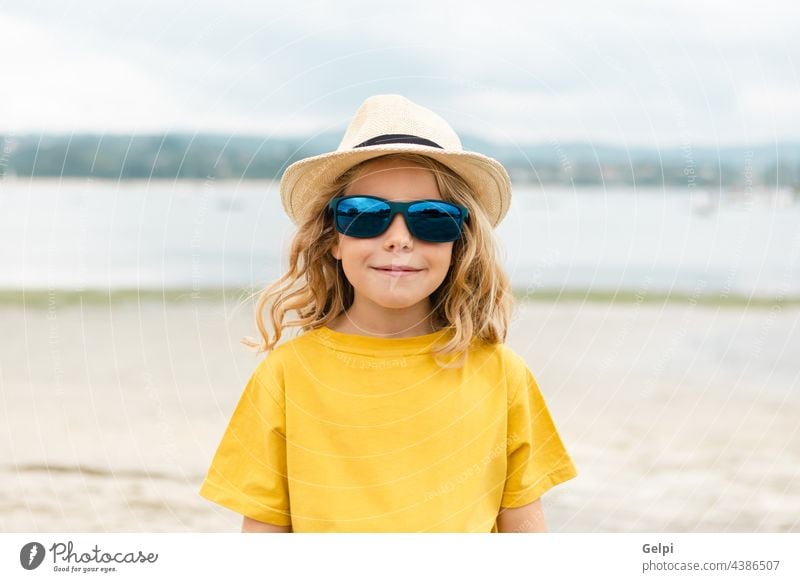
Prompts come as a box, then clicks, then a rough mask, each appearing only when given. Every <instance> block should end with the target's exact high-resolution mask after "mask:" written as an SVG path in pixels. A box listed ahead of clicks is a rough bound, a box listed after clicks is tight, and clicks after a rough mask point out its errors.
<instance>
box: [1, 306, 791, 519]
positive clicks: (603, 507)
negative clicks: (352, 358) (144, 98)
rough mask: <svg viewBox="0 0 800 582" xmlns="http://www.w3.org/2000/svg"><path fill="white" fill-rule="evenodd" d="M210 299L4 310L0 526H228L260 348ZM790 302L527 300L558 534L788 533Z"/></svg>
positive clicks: (244, 310)
mask: <svg viewBox="0 0 800 582" xmlns="http://www.w3.org/2000/svg"><path fill="white" fill-rule="evenodd" d="M250 309H251V308H250V306H239V307H237V304H236V302H235V301H234V300H231V299H224V298H216V299H211V300H192V299H190V298H188V297H185V298H184V299H183V300H176V299H175V298H174V297H170V298H167V299H165V300H158V299H153V298H149V299H146V300H143V301H137V300H136V299H135V298H132V299H129V300H115V301H112V302H102V301H96V300H92V301H83V302H80V301H72V302H65V301H64V300H63V299H62V298H60V297H53V298H52V301H45V302H43V303H42V302H40V303H37V304H35V305H31V304H29V303H27V302H26V304H22V303H20V302H17V303H14V302H8V301H6V302H5V303H4V304H2V305H0V322H2V331H3V333H2V334H0V388H1V389H2V397H1V398H0V531H3V532H22V531H29V532H64V531H74V532H93V531H99V532H121V531H132V532H196V531H235V530H238V528H239V525H240V520H241V518H240V517H239V516H238V515H236V514H234V513H232V512H229V511H228V510H226V509H223V508H220V507H218V506H216V505H214V504H212V503H210V502H207V501H206V500H204V499H203V498H201V497H200V496H199V495H198V494H197V490H198V488H199V485H200V483H201V481H202V479H203V477H204V475H205V471H206V469H207V467H208V464H209V462H210V460H211V456H212V455H213V453H214V450H215V449H216V445H217V444H218V442H219V439H220V437H221V434H222V431H223V430H224V428H225V425H226V423H227V420H228V418H229V416H230V413H231V411H232V409H233V407H234V405H235V403H236V401H237V400H238V398H239V395H240V393H241V390H242V387H243V386H244V382H245V381H246V380H247V378H248V377H249V375H250V374H251V372H252V370H253V368H254V367H255V365H256V364H257V363H258V361H259V358H260V357H261V356H257V355H255V354H252V353H250V352H248V351H246V350H245V349H244V348H243V347H242V346H240V344H239V343H238V340H239V338H240V337H242V336H244V335H254V334H255V326H254V324H253V322H252V314H251V311H250ZM799 323H800V308H798V307H789V306H784V307H781V306H776V307H774V308H769V307H768V306H760V307H758V308H756V309H753V308H745V307H741V306H739V307H720V306H714V305H698V304H691V303H670V304H666V305H652V304H638V303H635V302H627V303H623V304H611V303H593V304H584V303H582V302H579V301H577V302H576V301H572V302H554V301H552V302H529V303H523V304H521V305H520V307H519V310H518V312H517V314H516V316H515V319H514V323H513V328H512V332H511V334H510V337H509V344H510V345H511V347H512V348H514V349H515V350H516V351H518V352H519V353H520V354H522V355H523V356H524V357H525V359H526V361H527V362H528V365H529V367H530V368H531V370H532V371H533V373H534V375H535V376H536V378H537V380H538V382H539V385H540V387H541V389H542V391H543V393H544V395H545V398H546V399H547V402H548V404H549V406H550V408H551V411H552V413H553V416H554V418H555V420H556V423H557V426H558V427H559V430H560V432H561V435H562V438H563V440H564V441H565V443H566V445H567V447H568V449H569V450H570V452H571V454H572V456H573V458H574V460H575V463H576V465H577V467H578V470H579V476H578V477H577V478H576V479H574V480H572V481H570V482H567V483H565V484H562V485H560V486H558V487H556V488H555V489H553V490H551V491H550V492H548V493H547V494H546V495H545V496H544V507H545V512H546V515H547V519H548V523H549V525H550V528H551V530H553V531H565V532H607V531H632V532H646V531H652V532H698V531H702V532H711V531H717V532H732V531H736V532H788V531H791V532H799V531H800V429H798V426H800V423H798V418H800V363H798V354H800V325H798V324H799Z"/></svg>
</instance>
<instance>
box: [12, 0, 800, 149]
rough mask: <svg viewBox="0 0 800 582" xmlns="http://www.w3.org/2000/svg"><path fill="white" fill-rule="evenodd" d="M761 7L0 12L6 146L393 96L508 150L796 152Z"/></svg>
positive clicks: (312, 6) (295, 5) (786, 87)
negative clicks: (783, 146) (540, 145)
mask: <svg viewBox="0 0 800 582" xmlns="http://www.w3.org/2000/svg"><path fill="white" fill-rule="evenodd" d="M799 22H800V9H798V3H797V2H795V1H788V0H787V1H785V2H772V1H763V0H762V1H760V2H758V3H753V2H742V3H735V2H730V1H728V2H710V1H706V2H702V1H698V0H691V1H683V0H681V1H675V0H672V1H669V2H643V1H641V0H638V1H630V2H628V1H618V0H610V1H608V2H589V1H586V2H565V1H559V2H547V3H543V2H529V3H524V2H520V1H519V0H514V1H508V0H492V1H490V2H481V3H468V2H464V0H459V1H458V2H457V1H449V0H448V1H436V0H426V1H420V2H417V1H414V0H405V1H403V2H385V3H381V2H377V1H375V0H373V1H372V2H365V1H356V0H337V1H335V2H332V1H325V2H303V1H298V2H291V3H290V2H280V3H277V2H272V1H271V0H267V1H258V2H250V1H242V0H229V1H228V2H209V1H197V0H195V1H192V2H184V1H181V2H178V1H174V0H158V1H146V0H135V1H127V0H126V1H120V2H117V1H113V0H85V1H80V2H78V1H73V2H70V1H66V0H54V1H36V0H31V1H26V2H20V1H18V0H16V1H13V2H12V1H8V2H4V3H2V4H0V55H2V61H0V65H1V66H0V75H2V77H1V79H2V82H0V132H16V133H23V132H24V133H30V132H36V133H39V132H59V133H72V132H76V133H77V132H100V133H104V132H113V133H119V132H125V133H129V132H133V133H145V132H154V131H158V132H161V131H168V130H169V131H188V132H195V131H216V132H223V133H226V134H244V133H247V134H259V135H277V134H280V135H286V134H304V133H309V132H318V131H326V130H331V129H339V130H343V129H344V127H346V125H347V122H348V121H349V119H350V117H352V115H353V113H354V112H355V110H356V109H357V108H358V106H359V105H360V103H361V102H362V101H363V100H364V99H365V98H366V97H367V96H369V95H373V94H377V93H400V94H404V95H406V96H408V97H409V98H411V99H413V100H415V101H417V102H419V103H421V104H423V105H425V106H427V107H430V108H431V109H434V110H435V111H437V112H438V113H439V114H441V115H442V116H443V117H445V118H446V119H447V120H448V121H450V122H451V124H452V125H453V126H454V127H455V128H456V129H457V130H458V131H469V132H474V133H476V134H478V135H481V136H483V137H486V138H490V139H497V140H505V141H511V142H516V141H552V140H559V141H562V142H566V141H579V142H594V143H599V142H602V143H610V144H617V145H628V146H631V145H649V146H680V145H683V144H686V143H691V144H694V145H717V144H726V145H727V144H763V143H770V142H774V141H776V140H790V141H800V71H798V68H800V35H798V33H797V26H798V23H799Z"/></svg>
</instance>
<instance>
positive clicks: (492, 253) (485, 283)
mask: <svg viewBox="0 0 800 582" xmlns="http://www.w3.org/2000/svg"><path fill="white" fill-rule="evenodd" d="M384 158H393V159H399V160H403V161H405V162H409V163H410V164H413V165H416V166H420V167H423V168H425V169H427V170H429V171H431V172H432V173H433V175H434V177H435V178H436V184H437V186H438V188H439V193H440V194H441V197H442V199H443V200H447V201H449V202H455V203H457V204H461V205H463V206H466V207H467V208H468V209H469V219H468V220H467V221H466V222H465V223H464V229H463V234H462V236H461V238H460V239H458V240H457V241H455V242H454V243H453V251H452V265H451V267H450V269H449V270H448V272H447V275H446V276H445V278H444V281H443V282H442V284H441V285H440V286H439V287H438V288H437V289H436V290H435V291H434V292H433V293H432V294H431V296H430V300H431V306H432V309H433V313H432V322H433V325H434V326H435V327H436V329H442V328H448V329H450V330H452V332H453V333H452V335H451V336H450V338H449V340H448V341H447V343H445V344H443V345H441V346H439V347H437V348H435V349H433V350H432V353H433V354H434V356H435V358H436V360H437V362H438V363H439V365H440V366H443V367H460V366H461V365H462V363H463V359H464V356H466V353H467V350H468V348H469V346H470V345H471V344H472V343H473V342H474V341H476V340H479V341H482V342H487V343H490V344H497V343H502V342H505V339H506V333H507V330H508V325H509V320H510V318H511V310H512V307H513V295H512V292H511V285H510V282H509V278H508V275H507V274H506V272H505V270H504V269H503V267H502V265H501V261H500V257H499V256H498V247H497V243H496V241H495V237H494V232H493V229H492V225H491V223H490V222H489V220H488V218H487V217H486V215H485V213H484V212H483V210H482V209H481V207H480V206H479V204H478V202H477V200H476V197H475V195H474V193H473V191H472V189H471V188H470V187H469V185H467V183H466V182H465V181H464V180H463V179H462V178H461V177H460V176H459V175H458V174H456V173H455V172H454V171H453V170H451V169H450V168H448V167H447V166H445V165H444V164H442V163H440V162H438V161H436V160H433V159H432V158H429V157H426V156H423V155H419V154H409V153H397V154H387V155H385V156H380V157H379V158H371V159H369V160H367V161H365V162H361V163H360V164H357V165H355V166H353V167H352V168H350V169H349V170H347V171H346V172H345V173H343V174H342V175H341V176H339V178H338V179H337V180H336V181H335V182H334V183H333V184H331V185H330V187H329V188H328V189H327V191H324V192H322V193H321V195H320V196H318V197H316V199H315V201H314V203H313V204H314V207H313V208H312V209H311V212H309V213H308V214H307V216H309V218H308V219H307V220H306V221H305V222H303V223H302V224H300V225H299V227H298V230H297V232H296V234H295V235H294V238H293V240H292V244H291V249H290V252H289V268H288V270H287V271H286V273H285V274H284V275H283V276H282V277H281V278H280V279H278V280H277V281H275V282H273V283H272V284H270V285H268V286H267V287H266V288H265V289H263V290H262V291H261V292H260V295H259V298H258V301H257V303H256V323H257V325H258V329H259V331H260V333H261V336H262V338H263V341H261V342H260V343H259V342H257V341H254V340H252V339H251V338H245V339H243V340H242V343H243V344H245V345H247V346H248V347H250V348H253V349H255V350H256V351H258V352H268V351H270V350H272V349H273V348H274V347H275V346H276V344H277V343H278V342H279V341H280V339H281V335H282V333H283V331H284V329H286V328H291V327H299V328H301V329H302V330H303V331H310V330H312V329H316V328H319V327H322V326H324V325H326V324H327V323H328V322H329V321H331V320H332V319H334V318H335V317H337V316H338V315H339V314H341V313H342V312H343V311H344V310H346V309H348V308H349V307H350V306H351V305H352V303H353V298H354V293H353V287H352V285H351V284H350V282H349V281H348V280H347V278H346V277H345V274H344V272H343V270H342V269H341V268H340V265H339V262H338V261H337V259H335V258H334V257H333V255H332V254H331V249H332V247H333V246H334V244H335V243H336V242H337V240H338V233H337V232H336V230H335V228H334V225H333V220H332V217H331V213H330V212H327V211H326V206H327V204H328V201H329V200H331V199H332V198H334V197H336V196H341V195H342V194H343V193H344V192H345V190H346V189H347V187H348V186H349V185H350V184H351V183H352V182H353V181H355V180H356V178H358V177H359V176H360V175H361V174H362V173H364V171H365V169H366V168H365V166H366V164H368V163H370V162H373V161H375V160H376V159H384ZM267 306H269V317H270V320H271V321H270V323H271V327H272V334H270V333H268V332H267V329H266V326H265V325H264V310H265V308H266V307H267ZM289 311H295V312H296V315H297V317H296V318H295V319H291V320H289V321H284V319H285V318H286V315H287V313H288V312H289ZM453 356H460V357H459V359H458V361H457V362H456V363H453V362H452V360H451V361H450V362H449V363H445V362H444V360H445V359H446V358H451V357H453Z"/></svg>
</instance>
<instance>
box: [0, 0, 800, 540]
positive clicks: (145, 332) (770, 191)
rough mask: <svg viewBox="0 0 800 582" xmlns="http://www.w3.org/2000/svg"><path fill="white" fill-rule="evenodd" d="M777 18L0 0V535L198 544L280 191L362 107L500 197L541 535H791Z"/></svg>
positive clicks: (213, 523) (619, 6)
mask: <svg viewBox="0 0 800 582" xmlns="http://www.w3.org/2000/svg"><path fill="white" fill-rule="evenodd" d="M798 16H800V9H798V7H797V5H796V4H794V3H792V2H789V1H782V2H778V1H766V2H761V3H759V5H758V6H754V5H751V4H739V5H736V4H731V3H723V2H714V1H703V2H684V1H680V2H669V3H667V2H662V3H655V4H653V3H647V4H642V3H638V2H633V1H621V0H614V1H613V2H607V3H603V4H600V5H598V4H597V3H590V2H585V1H584V2H578V1H568V2H562V3H559V4H558V5H555V4H545V3H533V4H529V5H522V4H519V3H514V2H510V1H505V0H501V1H499V2H493V3H492V4H491V7H488V6H485V5H474V6H471V5H468V4H466V5H465V4H463V3H456V2H455V1H449V0H448V1H439V2H415V1H411V2H404V3H402V4H390V5H380V4H378V3H374V2H372V3H370V2H362V1H353V0H343V1H341V2H338V3H325V2H300V3H295V4H293V5H289V4H286V3H275V2H249V1H243V2H237V3H224V4H223V3H220V2H205V1H200V2H191V3H189V2H178V1H171V0H162V1H161V2H158V3H156V2H142V1H137V2H128V1H120V2H114V3H108V2H100V1H99V0H98V1H95V0H87V1H82V2H63V1H62V2H55V1H34V2H27V3H10V2H0V55H2V68H0V71H2V72H1V73H0V75H2V77H1V78H2V83H0V85H1V86H2V88H0V96H1V99H2V100H1V101H0V329H2V331H3V332H4V333H2V334H0V336H2V337H1V339H0V342H1V343H0V389H2V399H0V531H226V530H234V529H237V528H238V526H239V519H240V518H239V517H237V516H236V515H234V514H232V513H230V512H228V511H227V510H224V509H222V508H218V507H215V506H213V505H212V504H210V503H208V502H206V501H205V500H203V499H201V498H200V497H199V496H198V495H197V490H198V489H199V485H200V482H201V481H202V479H203V477H204V475H205V470H206V469H207V467H208V464H209V463H210V460H211V456H212V455H213V453H214V450H215V449H216V445H217V444H218V442H219V439H220V438H221V435H222V431H223V430H224V428H225V426H226V424H227V421H228V419H229V417H230V414H231V412H232V411H233V407H234V405H235V403H236V401H237V400H238V398H239V396H240V393H241V390H242V388H243V386H244V383H245V382H246V380H247V378H248V377H249V376H250V374H251V373H252V370H253V368H254V367H255V365H256V364H257V363H258V361H259V360H260V358H262V357H263V355H257V354H254V353H251V352H248V351H246V350H245V349H244V347H243V346H241V345H240V343H239V340H240V339H241V338H242V337H244V336H251V337H256V336H257V329H256V327H255V323H254V300H253V294H254V293H256V292H257V291H258V289H260V288H262V287H263V286H264V285H266V284H267V283H268V282H270V281H271V280H273V279H275V278H277V277H278V276H280V274H281V273H282V272H283V269H284V268H285V267H286V258H285V254H286V248H287V246H288V244H289V242H290V239H291V236H292V233H293V229H292V225H291V223H290V222H289V220H288V218H286V217H285V216H284V214H283V211H282V209H281V204H280V200H279V196H278V190H277V184H278V181H279V180H280V176H281V174H282V172H283V170H284V169H285V168H286V167H287V166H288V165H289V164H291V163H292V162H294V161H296V160H298V159H302V158H304V157H307V156H310V155H316V154H319V153H323V152H327V151H331V150H334V149H335V148H336V147H337V145H338V142H339V140H340V138H341V136H342V134H343V132H344V130H345V128H346V126H347V124H348V122H349V121H350V119H351V118H352V115H353V114H354V113H355V111H356V109H357V108H358V106H359V105H360V104H361V103H362V102H363V100H364V99H365V98H366V97H368V96H370V95H374V94H380V93H399V94H402V95H405V96H407V97H409V98H410V99H412V100H414V101H416V102H417V103H419V104H421V105H423V106H425V107H428V108H430V109H432V110H434V111H436V112H437V113H439V114H440V115H441V116H442V117H444V118H445V119H446V120H448V121H449V122H450V123H451V125H452V126H453V127H454V128H455V129H456V131H457V132H458V133H459V135H460V136H461V138H462V142H463V144H464V147H465V149H469V150H474V151H479V152H481V153H484V154H486V155H489V156H492V157H494V158H496V159H498V160H500V161H501V162H502V163H503V164H504V165H505V166H506V168H507V169H508V171H509V173H510V175H511V177H512V181H513V185H514V198H513V203H512V209H511V211H510V212H509V214H508V216H507V218H506V219H505V221H504V222H503V223H502V224H501V225H500V226H499V227H498V229H497V235H498V239H499V241H500V244H501V247H502V249H503V253H504V260H505V261H506V267H507V269H508V272H509V274H510V275H511V279H512V283H513V285H514V288H515V292H516V294H517V296H518V298H519V303H518V310H517V312H516V314H515V318H514V323H513V326H512V330H511V333H510V337H509V344H510V345H511V346H512V347H513V348H514V349H515V350H517V351H518V352H519V353H521V354H522V355H523V356H524V357H525V358H526V361H527V362H528V364H529V366H530V368H531V370H532V371H533V373H534V375H535V376H536V378H537V380H538V382H539V385H540V387H541V388H542V391H543V393H544V395H545V398H546V399H547V401H548V404H549V405H550V407H551V409H552V411H553V415H554V418H555V420H556V423H557V425H558V427H559V429H560V431H561V434H562V438H563V439H564V441H565V443H566V444H567V447H568V448H569V450H570V452H571V453H572V455H573V457H574V460H575V462H576V464H577V466H578V469H579V473H580V474H579V477H578V478H577V479H575V480H573V481H570V482H568V483H566V484H564V485H561V486H559V487H557V488H556V489H554V490H552V491H551V492H549V493H547V494H546V496H545V511H546V514H547V516H548V521H549V523H550V527H551V529H553V530H555V531H755V532H761V531H764V532H766V531H800V511H798V507H800V475H798V467H800V431H798V422H797V418H800V387H799V384H800V327H799V326H798V324H799V323H800V73H799V72H798V62H797V61H798V55H800V38H799V37H798V35H797V34H796V33H795V31H794V28H795V24H796V22H797V21H798Z"/></svg>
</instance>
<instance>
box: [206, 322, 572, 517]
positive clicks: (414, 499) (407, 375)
mask: <svg viewBox="0 0 800 582" xmlns="http://www.w3.org/2000/svg"><path fill="white" fill-rule="evenodd" d="M445 333H447V330H440V331H437V332H434V333H431V334H427V335H422V336H417V337H411V338H398V339H389V338H375V337H367V336H361V335H353V334H346V333H341V332H337V331H333V330H331V329H330V328H327V327H321V328H317V329H315V330H312V331H309V332H306V333H303V334H301V335H299V336H298V337H296V338H293V339H291V340H289V341H287V342H285V343H284V344H282V345H280V346H278V347H277V348H276V349H274V350H273V351H272V352H270V353H269V354H268V356H267V357H266V358H265V359H264V361H263V362H261V363H260V364H259V365H258V367H257V368H256V370H255V372H254V373H253V375H252V377H251V378H250V380H249V382H248V383H247V386H246V387H245V390H244V393H243V395H242V397H241V399H240V401H239V404H238V405H237V407H236V410H235V411H234V413H233V416H232V418H231V420H230V423H229V425H228V428H227V430H226V431H225V434H224V436H223V438H222V442H221V443H220V445H219V448H218V450H217V452H216V455H215V456H214V460H213V462H212V464H211V467H210V469H209V471H208V475H207V477H206V479H205V481H204V483H203V485H202V488H201V490H200V494H201V495H202V496H203V497H205V498H207V499H209V500H211V501H214V502H216V503H219V504H220V505H223V506H225V507H227V508H229V509H232V510H233V511H236V512H238V513H240V514H242V515H245V516H247V517H250V518H252V519H255V520H258V521H262V522H266V523H271V524H274V525H284V526H285V525H291V526H292V531H295V532H489V531H497V527H496V523H495V521H496V518H497V514H498V511H499V510H500V507H519V506H522V505H526V504H528V503H530V502H532V501H535V500H536V499H538V498H539V497H541V495H542V494H543V493H544V492H545V491H547V490H548V489H550V488H551V487H553V486H554V485H557V484H558V483H561V482H563V481H566V480H567V479H571V478H572V477H574V476H575V475H576V471H575V467H574V465H573V463H572V461H571V459H570V457H569V455H568V454H567V452H566V451H565V449H564V447H563V445H562V443H561V439H560V438H559V436H558V433H557V431H556V428H555V426H554V425H553V422H552V420H551V418H550V414H549V412H548V410H547V406H546V405H545V402H544V400H543V398H542V395H541V393H540V392H539V388H538V386H537V384H536V381H535V380H534V378H533V376H532V375H531V372H530V370H529V369H528V367H527V365H526V364H525V361H524V360H523V359H522V358H521V357H520V356H519V355H517V354H516V353H514V352H513V351H512V350H511V349H510V348H508V347H507V346H505V345H503V344H497V345H487V344H475V345H474V347H473V348H471V350H470V352H469V354H468V358H467V361H466V363H465V364H464V367H462V368H455V369H446V368H442V367H440V366H438V365H437V363H436V362H435V361H434V359H433V356H432V355H431V354H430V348H431V345H432V344H433V343H434V342H436V341H437V340H441V339H443V338H444V334H445Z"/></svg>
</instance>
